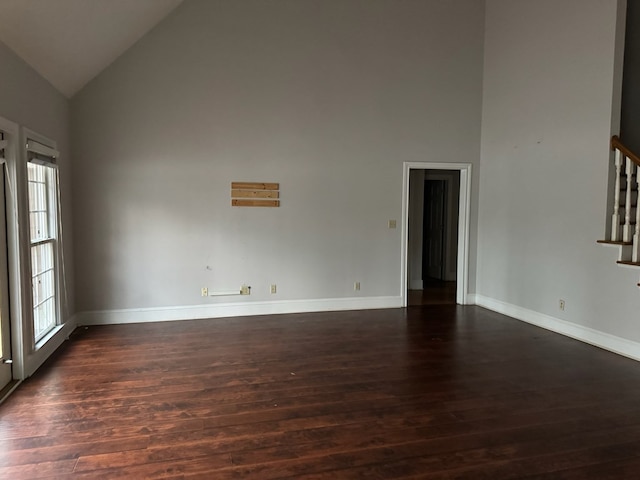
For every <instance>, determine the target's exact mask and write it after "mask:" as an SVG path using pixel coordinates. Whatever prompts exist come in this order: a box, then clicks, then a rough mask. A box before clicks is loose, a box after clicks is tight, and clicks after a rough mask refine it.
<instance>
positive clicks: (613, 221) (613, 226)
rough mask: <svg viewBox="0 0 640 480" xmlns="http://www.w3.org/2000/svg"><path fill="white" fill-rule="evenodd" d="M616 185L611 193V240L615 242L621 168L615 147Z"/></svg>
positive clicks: (618, 230)
mask: <svg viewBox="0 0 640 480" xmlns="http://www.w3.org/2000/svg"><path fill="white" fill-rule="evenodd" d="M615 167H616V186H615V189H614V194H613V197H614V198H613V215H612V217H611V241H612V242H617V241H618V239H619V238H620V173H621V170H622V153H620V150H618V149H616V156H615Z"/></svg>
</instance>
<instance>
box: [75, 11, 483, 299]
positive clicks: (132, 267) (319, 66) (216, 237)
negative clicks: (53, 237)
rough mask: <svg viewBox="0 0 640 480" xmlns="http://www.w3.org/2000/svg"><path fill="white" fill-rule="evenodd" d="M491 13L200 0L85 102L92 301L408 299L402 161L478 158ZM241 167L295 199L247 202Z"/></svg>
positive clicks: (154, 34) (86, 268)
mask: <svg viewBox="0 0 640 480" xmlns="http://www.w3.org/2000/svg"><path fill="white" fill-rule="evenodd" d="M483 24H484V2H482V1H477V0H456V1H447V2H444V1H441V0H430V1H425V0H407V1H402V2H398V1H395V0H349V1H343V0H328V1H322V2H318V1H313V0H280V1H277V2H264V1H261V0H243V1H210V0H201V1H198V0H191V1H187V2H185V3H184V4H183V5H182V6H180V7H179V8H178V9H177V10H176V11H175V12H174V13H173V14H172V15H170V16H169V17H168V18H167V19H166V20H165V21H164V22H163V23H161V24H160V25H159V26H158V27H157V28H156V29H154V30H152V31H151V32H150V33H149V34H148V35H147V36H145V37H144V38H143V39H142V40H141V41H140V42H139V43H138V44H137V45H135V46H134V47H133V48H132V49H131V50H129V51H128V52H127V53H126V54H125V55H123V56H122V57H121V58H119V59H118V60H117V61H116V62H115V63H114V64H112V65H111V66H110V67H109V68H108V69H107V70H106V71H105V72H103V73H102V74H101V75H100V76H98V77H97V78H96V79H95V80H94V81H92V82H91V83H90V84H89V85H88V86H87V87H86V88H84V89H83V90H82V91H81V92H80V93H79V94H78V95H76V96H75V97H74V98H73V99H72V102H71V114H72V138H73V152H74V159H76V164H75V165H74V168H75V171H74V174H75V178H74V180H75V181H74V195H76V198H79V199H82V201H81V202H78V204H77V206H76V209H75V211H74V215H75V225H76V229H75V242H76V246H77V251H76V275H77V279H78V281H77V298H78V300H77V307H78V309H79V310H81V311H95V310H113V309H135V308H156V307H163V306H167V307H169V306H180V305H183V306H189V305H200V304H214V303H217V302H228V301H229V299H226V298H223V297H221V298H208V299H202V298H201V297H200V288H201V287H202V286H207V287H208V288H209V289H210V290H212V291H215V290H229V289H236V288H239V287H240V285H241V284H242V283H243V282H246V283H247V284H249V285H251V286H252V287H253V289H252V294H251V296H250V297H242V298H234V299H233V300H234V301H236V300H240V301H243V302H255V301H260V300H262V301H268V300H279V301H283V300H302V299H322V298H348V297H353V296H354V295H355V294H356V293H357V294H358V295H360V296H362V297H370V298H373V297H393V298H397V299H398V302H399V300H400V270H401V243H400V229H399V228H398V229H395V230H393V229H388V228H387V222H388V220H389V219H396V220H397V221H398V225H400V224H401V201H402V168H403V167H402V165H403V162H406V161H430V162H460V161H465V162H473V163H477V162H478V160H479V148H480V143H479V142H480V118H481V100H482V88H481V85H482V49H483V46H482V44H483ZM232 181H269V182H280V190H281V200H282V206H281V207H280V208H273V209H250V208H232V207H230V200H229V195H230V192H229V189H230V183H231V182H232ZM476 187H477V185H475V186H474V197H473V200H472V202H473V205H477V188H476ZM472 215H473V217H472V232H471V235H472V239H473V238H475V228H476V226H477V215H476V213H475V210H474V212H473V213H472ZM471 272H472V277H473V276H474V273H473V272H475V242H473V240H472V249H471ZM354 281H360V282H361V284H362V290H361V291H360V292H354V291H353V282H354ZM271 283H276V284H277V285H278V293H277V295H270V294H269V285H270V284H271ZM398 304H399V303H398Z"/></svg>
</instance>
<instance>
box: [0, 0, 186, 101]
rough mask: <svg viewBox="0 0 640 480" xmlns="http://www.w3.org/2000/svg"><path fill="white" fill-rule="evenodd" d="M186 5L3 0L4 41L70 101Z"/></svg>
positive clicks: (173, 1)
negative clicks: (136, 43)
mask: <svg viewBox="0 0 640 480" xmlns="http://www.w3.org/2000/svg"><path fill="white" fill-rule="evenodd" d="M182 1H183V0H0V41H2V42H3V43H4V44H5V45H7V46H8V47H9V48H10V49H12V50H13V51H14V52H15V53H16V54H17V55H18V56H20V57H21V58H22V59H23V60H24V61H25V62H26V63H28V64H29V65H31V67H33V68H34V69H35V70H36V71H37V72H38V73H40V75H42V76H43V77H44V78H46V79H47V80H48V81H49V82H50V83H51V84H52V85H53V86H54V87H55V88H56V89H58V90H59V91H60V92H61V93H62V94H64V95H65V96H66V97H68V98H70V97H72V96H73V95H74V94H75V93H76V92H78V91H79V90H80V89H81V88H82V87H83V86H84V85H86V84H87V83H88V82H89V81H90V80H91V79H92V78H94V77H95V76H96V75H98V74H99V73H100V72H101V71H102V70H103V69H104V68H105V67H107V66H108V65H109V64H111V62H113V61H114V60H115V59H116V58H118V57H119V56H120V55H121V54H122V53H124V52H125V51H126V50H127V49H128V48H129V47H131V46H132V45H133V44H134V43H135V42H136V41H138V40H139V39H140V38H141V37H142V36H144V34H145V33H147V32H148V31H149V30H151V29H152V28H153V27H154V26H155V25H157V24H158V23H159V22H160V21H161V20H162V19H163V18H164V17H165V16H167V15H168V14H169V13H170V12H171V11H172V10H173V9H175V8H176V7H177V6H178V5H180V3H182Z"/></svg>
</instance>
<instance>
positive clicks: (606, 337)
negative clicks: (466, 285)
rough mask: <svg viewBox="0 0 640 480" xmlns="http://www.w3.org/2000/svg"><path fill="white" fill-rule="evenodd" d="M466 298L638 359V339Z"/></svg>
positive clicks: (488, 300)
mask: <svg viewBox="0 0 640 480" xmlns="http://www.w3.org/2000/svg"><path fill="white" fill-rule="evenodd" d="M467 298H468V300H469V303H472V302H473V303H475V304H476V305H478V306H481V307H484V308H487V309H489V310H493V311H494V312H498V313H502V314H503V315H507V316H509V317H513V318H515V319H518V320H521V321H523V322H526V323H530V324H532V325H536V326H538V327H542V328H544V329H546V330H551V331H552V332H556V333H560V334H562V335H565V336H567V337H571V338H575V339H576V340H580V341H581V342H585V343H588V344H590V345H595V346H596V347H600V348H603V349H605V350H609V351H611V352H614V353H617V354H619V355H623V356H625V357H629V358H632V359H634V360H639V361H640V343H638V342H634V341H631V340H627V339H625V338H621V337H617V336H615V335H611V334H609V333H605V332H601V331H599V330H594V329H592V328H589V327H584V326H582V325H578V324H575V323H571V322H567V321H566V320H561V319H559V318H555V317H552V316H550V315H545V314H543V313H538V312H534V311H533V310H528V309H526V308H522V307H519V306H517V305H512V304H510V303H506V302H502V301H500V300H495V299H493V298H489V297H485V296H483V295H479V294H470V295H468V296H467Z"/></svg>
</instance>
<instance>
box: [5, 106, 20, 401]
mask: <svg viewBox="0 0 640 480" xmlns="http://www.w3.org/2000/svg"><path fill="white" fill-rule="evenodd" d="M0 129H1V130H3V131H4V132H5V133H7V134H8V137H9V138H8V142H9V144H8V147H7V149H5V157H6V164H5V165H6V166H5V167H2V168H4V169H5V211H6V229H7V230H6V231H7V253H6V254H7V263H8V280H9V316H10V323H11V357H12V360H13V364H12V375H13V379H14V380H16V382H15V383H14V384H13V386H12V388H11V389H10V390H8V391H5V392H3V393H4V394H5V395H4V396H3V397H2V398H0V402H2V401H3V400H4V399H5V398H6V397H7V396H8V395H9V394H10V393H11V391H13V390H14V389H15V388H16V387H17V386H18V384H19V382H20V381H21V380H23V379H24V343H23V338H24V336H23V332H24V329H23V322H22V320H23V316H22V302H21V294H22V283H21V282H22V275H21V273H20V264H21V262H20V239H19V232H18V225H19V218H18V216H19V215H18V182H17V179H16V169H17V166H18V163H19V162H20V158H21V157H20V142H21V137H20V128H19V125H18V124H17V123H14V122H11V121H9V120H7V119H5V118H3V117H0Z"/></svg>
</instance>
